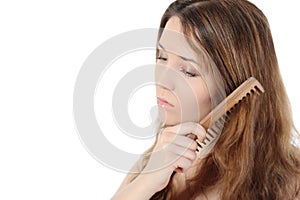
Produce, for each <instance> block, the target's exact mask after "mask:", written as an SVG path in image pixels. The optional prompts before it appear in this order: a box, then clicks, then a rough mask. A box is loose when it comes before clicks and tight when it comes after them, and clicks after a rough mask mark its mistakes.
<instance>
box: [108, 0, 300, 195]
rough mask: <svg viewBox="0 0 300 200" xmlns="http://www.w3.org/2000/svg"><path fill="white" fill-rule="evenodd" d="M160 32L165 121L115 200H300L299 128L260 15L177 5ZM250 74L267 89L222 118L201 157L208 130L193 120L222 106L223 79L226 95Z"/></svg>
mask: <svg viewBox="0 0 300 200" xmlns="http://www.w3.org/2000/svg"><path fill="white" fill-rule="evenodd" d="M160 28H161V29H160V32H159V35H158V50H157V58H158V60H157V65H158V66H161V67H158V68H157V74H156V78H157V88H156V90H157V97H158V105H159V106H160V110H161V111H162V112H161V113H160V117H161V119H162V121H163V125H162V127H161V129H160V130H159V131H158V134H157V139H156V142H155V144H154V145H153V147H152V148H151V149H150V150H149V151H148V153H150V154H145V157H143V158H142V159H141V161H140V162H139V163H137V165H136V166H135V167H136V168H137V169H139V171H140V173H138V174H129V175H128V176H127V177H126V178H125V180H124V182H123V183H122V185H121V187H120V188H119V190H118V191H117V193H116V194H115V196H114V197H113V199H131V200H132V199H228V200H229V199H230V200H233V199H246V200H253V199H300V156H299V155H300V153H299V148H297V147H296V145H294V143H293V139H294V138H295V136H296V135H297V134H296V133H297V132H296V130H295V128H294V125H293V121H292V117H291V111H290V108H289V102H288V98H287V95H286V92H285V88H284V85H283V82H282V79H281V76H280V72H279V68H278V63H277V58H276V54H275V50H274V45H273V41H272V36H271V32H270V29H269V24H268V22H267V19H266V17H265V16H264V14H263V13H262V12H261V11H260V10H259V9H258V8H256V7H255V6H254V5H253V4H251V3H250V2H248V1H246V0H178V1H175V2H174V3H172V4H171V5H170V6H169V8H168V9H167V10H166V12H165V14H164V15H163V17H162V20H161V24H160ZM169 32H175V33H179V34H178V35H180V34H183V35H185V36H187V37H189V38H192V39H191V40H192V42H190V40H189V39H185V40H182V39H180V36H177V35H176V34H171V33H169ZM174 35H175V36H174ZM185 41H187V42H185ZM178 46H180V47H181V48H180V49H177V47H178ZM183 54H184V56H183ZM194 61H195V62H194ZM191 63H196V64H191ZM198 65H199V66H198ZM203 66H205V67H203ZM207 66H209V67H207ZM214 67H216V68H217V70H218V74H219V75H217V76H215V75H213V74H214V73H211V71H212V69H214ZM205 68H206V69H205ZM209 70H210V72H208V71H209ZM179 73H181V74H182V75H179ZM216 77H218V78H219V79H216ZM249 77H255V78H256V79H257V80H258V81H259V82H260V83H261V84H262V86H263V87H264V89H265V93H264V94H262V95H255V94H253V95H250V96H249V97H247V98H246V99H245V100H244V101H243V102H242V103H240V104H239V105H238V106H237V107H236V108H235V109H234V110H233V111H232V112H231V113H230V114H228V115H227V116H226V118H225V122H224V124H223V125H222V127H221V128H220V129H218V130H217V131H219V137H218V138H216V139H215V140H214V142H213V143H214V146H213V147H212V149H210V150H209V151H207V152H204V153H203V152H202V153H201V157H199V152H198V151H197V142H198V143H201V142H202V141H203V140H204V138H205V137H207V135H208V132H209V131H210V130H213V127H211V129H209V130H205V129H204V128H203V127H202V126H201V125H199V124H198V123H197V122H198V121H200V119H201V118H202V117H203V116H205V115H206V114H207V113H208V112H209V111H210V110H211V108H213V107H214V106H215V105H216V104H217V103H218V102H219V101H220V100H221V99H220V98H219V97H220V96H222V91H221V90H220V87H219V86H220V83H222V84H221V85H223V89H224V91H225V95H229V94H230V93H231V92H232V91H233V90H234V89H236V88H237V87H238V86H239V85H240V84H241V83H242V82H244V81H245V80H246V79H247V78H249ZM182 85H184V86H182ZM183 91H190V92H187V93H185V92H183ZM219 94H221V95H219ZM189 95H193V96H189ZM216 96H218V98H216ZM186 99H193V101H191V102H192V103H191V102H189V101H187V100H186ZM186 105H190V107H189V106H186ZM191 105H192V106H191ZM214 130H215V129H214ZM189 133H190V134H189ZM193 136H196V139H197V140H195V137H193ZM200 151H201V150H200ZM135 170H136V169H135Z"/></svg>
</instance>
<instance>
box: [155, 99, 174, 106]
mask: <svg viewBox="0 0 300 200" xmlns="http://www.w3.org/2000/svg"><path fill="white" fill-rule="evenodd" d="M157 105H159V106H161V107H163V108H173V107H174V105H173V104H171V103H169V102H168V101H167V100H165V99H162V98H159V97H157Z"/></svg>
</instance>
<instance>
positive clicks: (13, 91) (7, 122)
mask: <svg viewBox="0 0 300 200" xmlns="http://www.w3.org/2000/svg"><path fill="white" fill-rule="evenodd" d="M252 2H254V3H255V4H256V5H257V6H258V7H260V8H261V9H262V10H263V12H264V13H265V14H266V16H267V17H268V19H269V22H270V24H271V29H272V32H273V37H274V41H275V46H276V51H277V56H278V59H279V63H280V67H281V72H282V76H283V79H284V82H285V85H286V88H287V91H288V95H289V97H290V101H291V105H292V108H293V112H294V120H295V124H296V127H297V128H298V129H299V128H300V115H299V114H300V112H299V111H300V107H299V105H298V102H300V96H299V95H298V91H299V86H300V79H299V69H298V68H299V67H300V66H299V60H298V58H299V55H298V54H299V49H298V48H299V46H300V39H299V35H300V30H299V28H298V27H299V22H298V19H300V12H299V8H298V7H297V6H296V1H292V0H287V1H285V3H282V1H272V2H271V1H266V0H265V1H261V0H253V1H252ZM169 3H171V1H169V0H164V1H141V0H128V1H121V0H118V1H90V0H88V1H65V0H64V1H58V0H54V1H33V0H29V1H20V0H19V1H17V0H12V1H1V3H0V92H1V93H0V95H1V98H0V123H1V125H0V162H1V164H0V199H6V200H8V199H73V200H74V199H89V200H91V199H109V198H110V197H111V196H112V195H113V193H114V191H115V190H116V189H117V187H118V185H119V184H120V182H121V180H122V178H123V177H124V174H122V173H119V172H116V171H114V170H111V169H109V168H106V167H104V166H103V165H101V164H100V163H98V162H97V161H96V160H95V159H93V158H92V156H91V155H90V154H89V153H88V152H87V151H86V150H85V148H84V147H83V145H82V144H81V142H80V139H79V137H78V134H77V131H76V127H75V124H74V120H73V113H72V101H73V99H72V95H73V89H74V83H75V80H76V76H77V74H78V72H79V70H80V68H81V65H82V63H83V62H84V60H85V59H86V58H87V56H88V55H89V54H90V53H91V52H92V51H93V50H94V49H95V48H96V47H97V46H98V45H100V44H101V43H102V42H104V41H105V40H107V39H109V38H111V37H112V36H114V35H117V34H119V33H122V32H124V31H129V30H132V29H137V28H147V27H152V28H157V27H158V25H159V21H160V17H161V15H162V14H163V12H164V10H165V9H166V7H167V5H169ZM133 110H134V109H133Z"/></svg>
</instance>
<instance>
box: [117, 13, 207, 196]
mask: <svg viewBox="0 0 300 200" xmlns="http://www.w3.org/2000/svg"><path fill="white" fill-rule="evenodd" d="M166 29H167V30H172V31H175V32H178V33H182V29H181V25H180V22H179V19H178V18H176V17H172V18H171V19H170V20H169V21H168V23H167V25H166V28H165V30H166ZM175 35H176V34H175ZM173 37H174V35H172V34H170V33H169V32H167V31H164V32H163V34H162V37H161V39H160V41H159V44H160V45H159V56H158V60H157V69H156V84H157V86H156V94H157V97H158V98H159V99H158V105H159V107H160V118H161V119H162V120H163V122H164V125H165V126H164V128H163V129H162V132H161V133H160V135H159V137H158V141H157V143H156V145H155V147H154V151H153V153H152V154H151V157H150V159H149V161H148V163H147V165H146V167H145V168H144V170H143V171H142V172H141V174H140V175H139V176H138V177H137V178H136V179H134V180H133V181H132V182H130V183H128V180H129V178H128V177H129V176H130V175H128V177H127V178H125V180H124V182H123V183H122V185H121V187H120V188H119V190H118V191H117V192H116V194H115V195H114V197H113V198H112V199H114V200H117V199H122V200H125V199H131V200H134V199H139V200H142V199H149V198H150V197H151V196H153V195H154V194H155V193H156V192H158V191H160V190H162V189H163V188H165V187H166V186H167V185H168V183H169V181H170V176H171V175H172V173H173V172H174V171H176V172H180V173H176V175H175V176H174V178H173V181H174V184H175V185H174V187H175V188H176V189H178V190H183V189H185V187H186V185H185V179H186V178H187V177H189V176H193V175H194V173H195V171H194V170H193V167H194V166H196V165H198V164H199V159H196V158H197V155H196V150H197V142H196V141H195V140H194V138H191V137H188V136H187V135H188V134H193V135H194V136H196V137H197V141H199V142H201V141H203V140H204V138H205V135H206V130H205V129H204V128H203V127H202V126H201V125H200V124H199V123H198V122H199V120H200V119H201V117H203V116H204V115H206V114H207V113H208V112H209V111H210V102H211V99H210V93H209V91H208V89H207V87H206V82H205V79H204V78H203V75H202V73H201V69H200V68H199V66H197V64H191V61H186V58H188V59H192V60H194V61H196V63H199V59H197V56H196V55H195V53H194V52H193V51H192V50H191V49H190V47H189V45H188V44H187V43H185V41H184V40H182V39H179V38H176V40H174V38H173ZM175 37H177V36H175ZM172 41H176V42H178V43H176V45H174V42H172ZM177 47H181V48H180V49H176V48H177ZM182 57H184V58H185V59H182ZM161 99H163V101H161ZM166 101H167V102H168V103H166Z"/></svg>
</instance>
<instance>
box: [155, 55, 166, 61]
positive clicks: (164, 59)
mask: <svg viewBox="0 0 300 200" xmlns="http://www.w3.org/2000/svg"><path fill="white" fill-rule="evenodd" d="M156 60H162V61H167V60H168V59H167V58H164V57H162V56H158V57H157V58H156Z"/></svg>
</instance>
